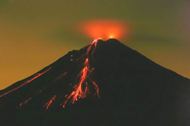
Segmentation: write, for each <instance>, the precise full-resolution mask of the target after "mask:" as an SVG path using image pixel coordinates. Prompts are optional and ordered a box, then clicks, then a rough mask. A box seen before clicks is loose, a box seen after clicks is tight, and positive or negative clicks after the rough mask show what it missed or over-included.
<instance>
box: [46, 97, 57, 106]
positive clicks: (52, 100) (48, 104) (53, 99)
mask: <svg viewBox="0 0 190 126" xmlns="http://www.w3.org/2000/svg"><path fill="white" fill-rule="evenodd" d="M56 97H57V96H56V95H54V96H53V97H51V98H50V100H49V101H48V102H47V103H46V104H45V108H46V110H48V109H49V108H50V107H51V106H52V104H53V103H54V102H55V99H56Z"/></svg>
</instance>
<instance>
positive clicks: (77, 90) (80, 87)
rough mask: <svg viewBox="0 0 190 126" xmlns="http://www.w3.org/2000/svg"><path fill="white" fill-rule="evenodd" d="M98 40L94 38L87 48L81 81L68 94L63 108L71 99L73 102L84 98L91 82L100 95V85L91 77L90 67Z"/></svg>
mask: <svg viewBox="0 0 190 126" xmlns="http://www.w3.org/2000/svg"><path fill="white" fill-rule="evenodd" d="M96 44H97V40H94V41H93V42H92V43H91V44H90V45H89V47H88V48H87V52H86V58H85V60H84V66H83V68H82V70H81V72H80V79H79V82H78V83H77V84H76V85H75V86H74V88H73V91H72V92H71V93H70V94H68V95H66V99H65V101H64V103H63V105H62V107H63V108H65V107H66V105H67V103H68V102H69V101H70V102H71V103H72V104H74V103H75V102H77V101H78V100H79V99H83V98H85V97H86V96H87V94H88V92H89V84H92V86H93V87H94V89H95V91H96V95H97V96H99V86H98V85H97V84H96V82H95V80H93V79H91V78H90V74H91V72H92V68H91V67H90V61H89V57H90V56H91V53H93V51H94V49H96Z"/></svg>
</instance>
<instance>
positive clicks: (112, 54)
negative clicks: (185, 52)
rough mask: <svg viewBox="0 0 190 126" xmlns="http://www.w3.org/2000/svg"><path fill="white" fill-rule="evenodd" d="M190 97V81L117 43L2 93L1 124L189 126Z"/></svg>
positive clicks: (90, 49)
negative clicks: (78, 90) (79, 89)
mask: <svg viewBox="0 0 190 126" xmlns="http://www.w3.org/2000/svg"><path fill="white" fill-rule="evenodd" d="M82 75H84V77H85V79H84V80H83V77H82ZM85 75H86V76H85ZM80 82H81V83H80ZM79 84H81V85H82V86H81V87H82V91H83V92H81V93H80V92H79V93H78V94H79V95H77V97H74V96H75V94H76V91H77V90H76V89H78V88H77V87H78V86H77V85H79ZM73 92H74V94H72V93H73ZM189 92H190V80H189V79H187V78H184V77H182V76H180V75H178V74H176V73H175V72H172V71H170V70H168V69H166V68H163V67H162V66H160V65H158V64H156V63H154V62H152V61H151V60H149V59H148V58H146V57H144V56H143V55H141V54H140V53H138V52H136V51H134V50H132V49H130V48H129V47H127V46H125V45H123V44H121V43H120V42H119V41H117V40H114V39H111V40H107V41H102V40H98V41H96V42H95V43H91V44H89V45H88V46H86V47H84V48H82V49H81V50H79V51H71V52H69V53H68V54H66V55H65V56H64V57H62V58H60V59H59V60H57V61H56V62H55V63H53V64H51V65H49V66H47V67H46V68H44V69H43V70H41V71H39V72H38V73H36V74H34V75H32V76H31V77H29V78H27V79H24V80H22V81H19V82H17V83H15V84H13V85H12V86H10V87H8V88H7V89H5V90H3V91H2V92H1V94H0V111H1V113H0V117H1V118H0V123H1V124H3V126H9V125H10V126H13V125H14V126H34V125H35V126H54V125H64V126H74V125H79V126H89V125H90V126H125V125H126V126H127V125H130V126H139V125H141V126H189V124H190V119H189V117H190V109H189V106H190V102H189V99H190V93H189ZM74 98H75V99H74Z"/></svg>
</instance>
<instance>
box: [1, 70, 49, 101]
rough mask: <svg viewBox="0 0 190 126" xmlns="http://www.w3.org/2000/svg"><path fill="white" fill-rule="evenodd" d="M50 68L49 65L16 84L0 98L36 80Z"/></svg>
mask: <svg viewBox="0 0 190 126" xmlns="http://www.w3.org/2000/svg"><path fill="white" fill-rule="evenodd" d="M50 69H51V67H50V68H48V69H46V70H44V71H42V72H41V73H37V74H36V75H35V76H34V77H32V78H30V79H29V80H27V81H25V82H24V83H22V84H20V85H19V86H17V87H15V88H13V89H11V90H9V91H7V92H5V93H3V94H1V95H0V98H1V97H3V96H5V95H8V94H10V93H12V92H14V91H16V90H18V89H20V88H21V87H24V86H26V85H27V84H29V83H31V82H32V81H34V80H36V79H37V78H39V77H41V76H42V75H44V74H45V73H47V72H48V71H49V70H50Z"/></svg>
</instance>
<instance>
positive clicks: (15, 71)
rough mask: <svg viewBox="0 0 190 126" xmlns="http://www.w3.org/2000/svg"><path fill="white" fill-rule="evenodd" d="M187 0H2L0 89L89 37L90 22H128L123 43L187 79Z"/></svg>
mask: <svg viewBox="0 0 190 126" xmlns="http://www.w3.org/2000/svg"><path fill="white" fill-rule="evenodd" d="M189 6H190V2H188V0H80V1H79V0H78V1H77V0H0V89H3V88H5V87H7V86H9V85H11V84H12V83H14V82H16V81H18V80H22V79H24V78H25V77H28V76H30V75H32V74H33V73H35V72H37V71H38V70H40V69H42V68H43V67H45V66H47V65H49V64H51V63H52V62H54V61H55V60H56V59H58V58H60V57H61V56H63V55H64V54H66V53H67V52H68V51H70V50H73V49H80V48H81V47H83V46H85V45H87V44H88V43H89V42H91V41H92V40H91V38H89V37H88V36H87V35H85V34H82V33H81V32H79V31H78V30H77V27H78V25H79V24H80V23H83V22H86V21H94V20H117V21H122V22H126V23H127V24H128V26H129V29H128V30H129V34H128V35H126V36H124V37H123V38H122V39H121V41H122V42H123V43H125V45H127V46H129V47H131V48H133V49H135V50H137V51H139V52H140V53H142V54H143V55H145V56H146V57H148V58H150V59H151V60H153V61H155V62H156V63H158V64H160V65H162V66H164V67H166V68H169V69H171V70H173V71H175V72H177V73H179V74H181V75H183V76H185V77H187V78H190V65H189V64H190V58H189V57H190V56H189V54H190V35H189V33H190V23H189V22H190V13H189V12H190V9H189Z"/></svg>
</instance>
